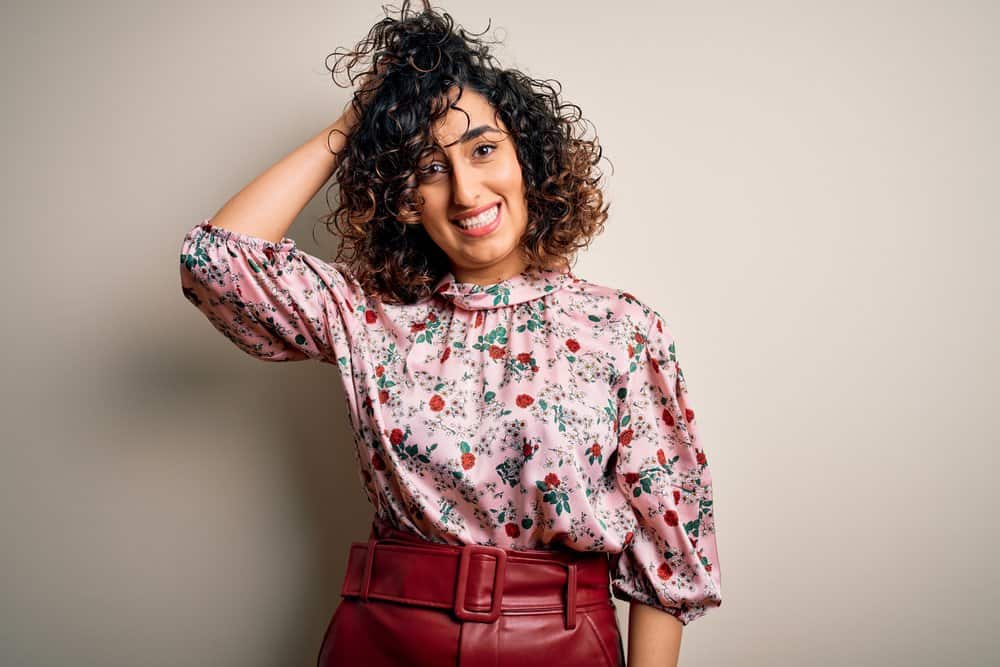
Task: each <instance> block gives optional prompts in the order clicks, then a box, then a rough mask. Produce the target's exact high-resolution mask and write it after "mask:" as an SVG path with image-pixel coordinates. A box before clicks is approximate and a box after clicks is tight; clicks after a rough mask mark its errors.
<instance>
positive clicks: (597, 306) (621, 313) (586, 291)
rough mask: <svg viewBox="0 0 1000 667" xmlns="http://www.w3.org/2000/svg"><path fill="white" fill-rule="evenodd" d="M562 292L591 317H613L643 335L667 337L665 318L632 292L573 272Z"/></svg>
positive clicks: (650, 304)
mask: <svg viewBox="0 0 1000 667" xmlns="http://www.w3.org/2000/svg"><path fill="white" fill-rule="evenodd" d="M564 291H565V292H566V296H567V297H568V299H569V300H570V301H571V304H569V305H570V306H571V307H573V308H574V309H579V310H580V312H587V313H589V314H590V317H591V318H593V317H595V316H596V317H598V318H599V319H601V320H614V321H616V322H618V323H620V324H622V325H623V326H625V327H627V328H628V329H630V330H632V331H636V332H639V333H642V334H644V335H645V334H646V333H649V334H650V335H654V332H655V333H656V334H660V335H663V336H666V337H669V336H670V334H669V332H668V330H667V328H666V326H665V322H664V318H663V317H662V316H661V315H660V313H659V312H658V311H657V310H656V309H655V308H654V307H653V304H652V303H650V302H648V301H646V300H645V299H644V298H642V297H641V296H637V293H636V292H634V291H630V290H628V289H625V288H622V287H613V286H609V285H603V284H600V283H596V282H594V281H592V280H588V279H586V278H581V277H579V276H576V275H574V277H573V279H572V280H571V281H569V282H568V283H567V284H566V286H565V287H564Z"/></svg>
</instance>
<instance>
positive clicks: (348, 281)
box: [180, 105, 371, 367]
mask: <svg viewBox="0 0 1000 667" xmlns="http://www.w3.org/2000/svg"><path fill="white" fill-rule="evenodd" d="M355 119H356V115H355V109H354V106H353V105H349V106H348V108H347V109H346V110H345V111H344V113H343V114H342V115H341V117H340V118H339V119H337V121H335V122H334V123H332V124H331V125H329V126H327V127H326V128H324V130H323V131H322V132H320V133H319V134H317V135H316V136H315V137H313V138H312V139H310V140H309V141H307V142H306V143H304V144H302V145H301V146H299V147H298V148H296V149H295V150H294V151H292V152H291V153H289V154H288V155H287V156H285V157H284V158H282V159H281V160H280V161H279V162H277V163H275V164H274V165H272V166H271V167H269V168H268V169H267V170H266V171H264V172H263V173H262V174H260V175H259V176H258V177H257V178H255V179H254V180H253V181H252V182H251V183H250V184H249V185H247V186H246V187H244V188H243V189H242V190H240V192H238V193H237V194H236V195H234V196H233V197H232V198H231V199H230V200H229V201H228V202H227V203H226V204H225V206H223V207H222V208H221V209H220V210H219V211H218V212H217V213H216V214H215V215H214V216H213V217H211V218H207V219H205V220H203V221H202V222H201V223H200V224H198V225H197V226H195V227H194V228H193V229H191V230H190V231H189V232H188V233H187V234H186V235H185V237H184V240H183V242H182V244H181V254H180V278H181V289H182V291H183V293H184V297H185V298H186V299H187V300H188V301H190V302H191V303H192V304H193V305H194V306H195V307H197V308H198V309H199V310H200V311H201V312H202V313H203V314H204V315H205V316H206V317H207V318H208V319H209V320H210V321H211V322H212V324H213V325H214V326H215V328H216V329H218V330H219V331H220V332H222V333H223V334H224V335H225V336H226V337H227V338H228V339H230V340H231V341H232V342H233V343H234V344H236V345H237V346H238V347H239V348H240V349H242V350H243V351H245V352H246V353H247V354H250V355H251V356H254V357H257V358H259V359H262V360H266V361H300V360H304V359H318V360H321V361H327V362H330V363H337V364H338V365H341V366H344V367H346V366H347V365H348V360H349V356H350V349H349V346H348V345H347V340H349V339H350V338H351V336H350V335H349V334H348V333H347V332H348V330H349V329H350V328H351V327H352V326H356V325H357V323H358V321H359V318H366V317H369V316H370V315H371V313H368V312H366V311H367V310H368V308H369V307H370V306H371V304H370V302H369V299H368V298H367V296H366V295H365V294H364V293H363V290H362V289H361V286H360V285H359V284H358V282H357V281H356V280H354V279H353V278H352V277H350V275H349V274H348V273H347V272H345V271H343V267H341V266H340V265H337V264H332V263H329V262H326V261H324V260H321V259H319V258H318V257H313V256H312V255H310V254H308V253H306V252H303V251H302V250H299V249H298V248H297V247H296V244H295V242H294V241H293V240H291V239H288V238H287V237H285V233H286V232H287V230H288V228H289V227H290V226H291V224H292V221H293V220H294V219H295V217H296V216H297V215H298V214H299V213H300V212H301V211H302V209H303V208H304V207H305V205H306V204H307V203H308V202H309V200H310V199H311V198H312V197H313V196H315V194H316V192H317V191H318V190H319V188H320V187H322V186H323V184H324V183H325V182H326V181H327V180H328V179H329V178H330V176H331V174H332V173H333V171H334V169H335V168H336V166H337V159H338V154H340V153H341V152H342V150H343V148H344V146H345V144H346V143H347V139H348V135H349V133H350V132H351V131H352V130H353V128H354V125H355V123H356V120H355ZM328 142H329V143H328Z"/></svg>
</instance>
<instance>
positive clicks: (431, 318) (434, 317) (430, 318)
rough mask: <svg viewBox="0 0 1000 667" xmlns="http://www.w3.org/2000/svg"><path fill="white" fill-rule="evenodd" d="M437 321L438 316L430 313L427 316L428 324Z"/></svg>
mask: <svg viewBox="0 0 1000 667" xmlns="http://www.w3.org/2000/svg"><path fill="white" fill-rule="evenodd" d="M437 319H438V316H437V315H435V314H434V313H430V314H428V315H427V321H428V322H437Z"/></svg>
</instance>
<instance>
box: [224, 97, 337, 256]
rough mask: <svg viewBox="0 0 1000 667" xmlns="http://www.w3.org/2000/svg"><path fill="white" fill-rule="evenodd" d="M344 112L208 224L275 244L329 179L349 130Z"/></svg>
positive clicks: (238, 193) (258, 178)
mask: <svg viewBox="0 0 1000 667" xmlns="http://www.w3.org/2000/svg"><path fill="white" fill-rule="evenodd" d="M354 122H355V116H354V114H353V110H352V109H351V108H348V110H347V111H345V112H344V113H343V114H342V115H341V116H340V118H338V119H337V120H336V121H334V122H333V123H332V124H331V125H328V126H327V127H326V128H324V129H323V131H322V132H320V133H319V134H317V135H316V136H314V137H313V138H312V139H310V140H309V141H307V142H305V143H304V144H302V145H301V146H299V147H298V148H296V149H295V150H293V151H292V152H291V153H289V154H288V155H286V156H285V157H283V158H282V159H281V160H279V161H278V162H276V163H274V164H273V165H271V166H270V167H268V168H267V169H266V170H265V171H264V172H263V173H262V174H260V175H259V176H257V177H256V178H255V179H254V180H253V181H251V182H250V184H249V185H247V186H246V187H244V188H243V189H242V190H240V191H239V192H237V193H236V194H235V195H233V197H232V198H230V199H229V201H227V202H226V203H225V205H224V206H223V207H222V208H221V209H219V211H218V212H217V213H216V214H215V215H214V216H212V225H214V226H215V227H221V228H223V229H228V230H231V231H234V232H239V233H241V234H246V235H248V236H255V237H257V238H261V239H265V240H267V241H271V242H272V243H278V242H280V241H281V239H282V238H283V237H284V236H285V233H286V232H287V231H288V228H289V227H291V226H292V223H293V222H294V221H295V218H296V217H297V216H298V215H299V213H301V212H302V209H304V208H305V207H306V204H308V203H309V202H310V201H311V200H312V198H313V197H315V196H316V193H317V192H319V189H320V188H322V187H323V185H324V184H325V183H326V182H327V181H328V180H330V176H331V175H332V174H333V171H334V169H335V168H336V166H337V157H336V155H335V154H337V153H340V152H341V150H342V149H343V147H344V144H345V143H346V142H347V136H348V135H349V134H350V132H351V131H352V130H353V127H354Z"/></svg>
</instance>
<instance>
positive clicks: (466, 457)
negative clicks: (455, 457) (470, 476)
mask: <svg viewBox="0 0 1000 667" xmlns="http://www.w3.org/2000/svg"><path fill="white" fill-rule="evenodd" d="M474 465H476V455H475V454H473V453H472V452H466V453H464V454H462V468H463V469H464V470H468V469H469V468H471V467H472V466H474Z"/></svg>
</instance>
